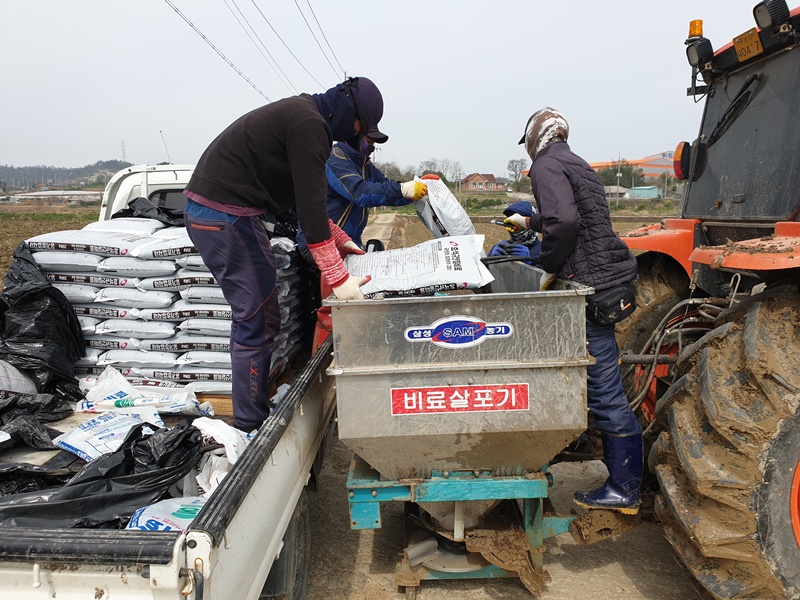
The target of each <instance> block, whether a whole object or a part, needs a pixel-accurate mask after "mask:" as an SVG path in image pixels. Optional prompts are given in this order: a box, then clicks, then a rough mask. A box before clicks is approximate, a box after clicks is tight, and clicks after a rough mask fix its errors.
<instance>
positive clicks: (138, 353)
mask: <svg viewBox="0 0 800 600" xmlns="http://www.w3.org/2000/svg"><path fill="white" fill-rule="evenodd" d="M177 358H178V355H177V354H174V353H172V352H144V351H142V350H109V351H108V352H106V353H105V354H103V356H101V357H100V358H98V359H97V365H98V366H103V365H124V366H126V367H135V368H138V367H151V368H164V369H168V368H171V367H174V366H175V365H176V364H177V363H176V360H177Z"/></svg>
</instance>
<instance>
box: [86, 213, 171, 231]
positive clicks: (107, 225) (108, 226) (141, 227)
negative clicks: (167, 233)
mask: <svg viewBox="0 0 800 600" xmlns="http://www.w3.org/2000/svg"><path fill="white" fill-rule="evenodd" d="M164 226H165V224H164V223H162V222H161V221H159V220H158V219H147V218H143V217H120V218H116V219H109V220H108V221H95V222H94V223H89V224H88V225H86V226H85V227H84V228H83V231H115V232H117V233H134V234H136V235H152V234H154V233H155V232H156V231H158V230H159V229H162V228H163V227H164Z"/></svg>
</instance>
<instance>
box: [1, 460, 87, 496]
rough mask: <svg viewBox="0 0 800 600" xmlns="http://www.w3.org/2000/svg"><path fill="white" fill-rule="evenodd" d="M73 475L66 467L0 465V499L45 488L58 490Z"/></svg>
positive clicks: (24, 464)
mask: <svg viewBox="0 0 800 600" xmlns="http://www.w3.org/2000/svg"><path fill="white" fill-rule="evenodd" d="M74 475H75V473H74V472H73V471H71V470H70V469H68V468H66V467H58V468H51V467H48V466H47V465H42V466H39V465H31V464H28V463H2V464H0V497H2V496H9V495H12V494H23V493H27V492H36V491H39V490H44V489H47V488H60V487H62V486H63V485H64V484H65V483H66V482H67V481H69V480H70V478H72V477H73V476H74Z"/></svg>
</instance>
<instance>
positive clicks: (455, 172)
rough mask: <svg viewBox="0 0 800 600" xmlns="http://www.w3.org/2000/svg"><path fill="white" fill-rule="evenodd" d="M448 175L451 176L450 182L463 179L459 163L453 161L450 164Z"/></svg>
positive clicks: (462, 169)
mask: <svg viewBox="0 0 800 600" xmlns="http://www.w3.org/2000/svg"><path fill="white" fill-rule="evenodd" d="M450 174H451V175H452V177H451V178H450V181H461V180H462V179H464V167H462V166H461V162H460V161H457V160H454V161H453V162H452V163H451V164H450Z"/></svg>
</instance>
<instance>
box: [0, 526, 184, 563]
mask: <svg viewBox="0 0 800 600" xmlns="http://www.w3.org/2000/svg"><path fill="white" fill-rule="evenodd" d="M181 535H182V534H181V532H179V531H175V532H171V531H133V530H131V531H127V530H122V531H120V530H119V529H92V530H87V529H39V528H32V527H13V528H5V529H3V530H1V531H0V561H3V562H5V561H12V562H13V561H25V562H27V561H30V560H35V561H37V562H55V563H59V564H63V563H70V564H76V563H80V564H111V565H113V564H125V565H130V564H131V563H137V564H155V565H166V564H168V563H169V562H170V561H171V560H172V558H173V551H174V547H175V544H176V543H177V541H178V538H179V537H181Z"/></svg>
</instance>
